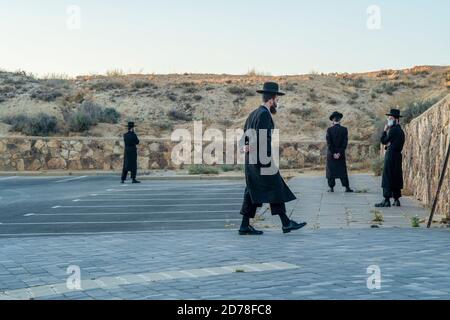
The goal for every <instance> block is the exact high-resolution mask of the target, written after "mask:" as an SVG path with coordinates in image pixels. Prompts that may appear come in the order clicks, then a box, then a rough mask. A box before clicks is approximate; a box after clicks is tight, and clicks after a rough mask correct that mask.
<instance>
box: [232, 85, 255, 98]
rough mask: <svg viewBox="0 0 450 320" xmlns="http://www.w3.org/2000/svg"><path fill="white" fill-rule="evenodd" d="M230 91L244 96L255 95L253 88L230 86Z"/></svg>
mask: <svg viewBox="0 0 450 320" xmlns="http://www.w3.org/2000/svg"><path fill="white" fill-rule="evenodd" d="M228 92H229V93H231V94H234V95H237V96H244V97H253V96H255V92H253V91H252V90H250V89H247V88H242V87H238V86H233V87H229V88H228Z"/></svg>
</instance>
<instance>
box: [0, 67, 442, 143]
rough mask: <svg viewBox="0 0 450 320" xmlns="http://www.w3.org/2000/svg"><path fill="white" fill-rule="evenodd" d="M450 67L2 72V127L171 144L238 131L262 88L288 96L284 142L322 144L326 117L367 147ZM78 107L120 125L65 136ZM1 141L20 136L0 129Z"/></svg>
mask: <svg viewBox="0 0 450 320" xmlns="http://www.w3.org/2000/svg"><path fill="white" fill-rule="evenodd" d="M448 70H449V68H448V67H414V68H411V69H407V70H383V71H378V72H370V73H361V74H327V75H324V74H322V75H318V74H312V75H299V76H283V77H269V76H259V75H257V74H249V75H244V76H232V75H203V74H202V75H200V74H185V75H121V74H120V73H118V74H113V75H110V76H81V77H77V78H76V79H36V78H34V77H32V76H29V75H27V74H25V73H20V72H18V73H10V72H0V119H4V118H5V117H8V116H11V115H18V114H26V115H35V114H38V113H40V112H43V113H46V114H50V115H54V116H55V117H57V119H58V122H59V124H60V128H61V131H60V132H58V133H55V135H68V136H80V135H83V136H97V137H119V136H120V135H121V133H122V132H123V131H124V123H126V121H128V120H133V121H136V122H137V123H138V126H139V127H138V132H139V134H140V135H141V136H142V137H149V138H152V137H170V133H171V132H172V130H173V129H174V128H184V127H189V126H191V125H192V121H191V120H202V121H203V122H204V125H205V127H206V126H213V127H217V128H223V129H224V128H241V127H242V125H243V122H244V121H245V118H246V116H247V114H248V113H249V112H250V111H251V110H252V109H254V108H255V107H257V106H258V105H259V104H260V97H259V95H257V94H255V90H256V89H258V88H260V87H261V86H262V83H263V82H264V81H267V80H273V81H278V82H280V83H281V86H282V90H284V91H285V92H286V93H287V95H286V96H285V97H283V98H282V103H281V104H282V107H283V109H282V110H281V112H280V113H279V115H278V116H277V120H276V122H277V125H278V127H279V128H280V129H282V130H281V137H282V139H290V140H295V141H318V140H320V141H322V140H323V139H324V130H325V129H326V127H327V126H328V124H329V123H328V116H329V114H330V113H331V112H332V111H335V110H338V111H340V112H342V113H344V114H345V118H344V125H346V126H348V127H350V139H351V140H355V141H367V140H368V139H370V137H371V135H372V133H373V131H374V128H375V125H376V123H377V121H379V119H380V118H381V119H384V113H385V112H386V110H388V109H390V108H391V107H393V106H396V105H399V106H400V107H401V108H405V107H406V106H407V105H408V104H410V103H411V102H413V101H417V100H423V99H430V98H436V97H442V96H443V95H444V94H445V93H446V92H447V88H446V76H447V73H448ZM84 101H90V102H94V103H95V104H98V105H100V106H103V107H110V108H115V109H116V110H117V111H119V112H120V114H121V121H120V123H118V124H104V123H100V124H98V125H97V126H94V127H92V128H91V129H90V130H88V131H86V132H82V133H79V132H70V131H68V129H67V125H66V123H67V115H68V114H70V112H73V111H74V110H77V109H78V108H80V105H81V104H82V103H83V102H84ZM0 134H3V135H20V133H17V132H12V131H11V127H10V126H9V125H7V124H5V123H1V121H0Z"/></svg>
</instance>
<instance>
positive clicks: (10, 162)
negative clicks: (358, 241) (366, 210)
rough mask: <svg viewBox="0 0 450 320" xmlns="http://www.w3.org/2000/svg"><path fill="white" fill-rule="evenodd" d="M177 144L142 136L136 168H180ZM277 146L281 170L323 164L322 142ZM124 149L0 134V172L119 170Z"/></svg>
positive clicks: (360, 154)
mask: <svg viewBox="0 0 450 320" xmlns="http://www.w3.org/2000/svg"><path fill="white" fill-rule="evenodd" d="M176 144H177V143H176V142H172V141H170V140H165V139H141V144H140V145H139V147H138V150H139V151H138V165H139V168H140V169H141V170H152V169H179V166H176V165H174V164H173V163H172V161H171V155H172V148H173V147H174V146H175V145H176ZM280 146H281V150H280V153H281V160H280V163H281V168H283V169H298V168H305V167H317V166H320V165H324V164H325V160H326V158H325V156H326V144H325V142H287V141H285V142H281V143H280ZM123 148H124V144H123V141H122V140H121V139H116V138H52V137H49V138H43V137H0V171H40V170H121V168H122V161H123ZM369 149H370V146H369V145H368V144H364V143H358V142H352V143H350V144H349V148H348V162H349V164H355V163H357V164H361V163H366V164H367V160H368V159H369ZM224 150H226V149H225V148H224Z"/></svg>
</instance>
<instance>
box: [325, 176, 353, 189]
mask: <svg viewBox="0 0 450 320" xmlns="http://www.w3.org/2000/svg"><path fill="white" fill-rule="evenodd" d="M341 183H342V186H343V187H345V188H349V187H350V181H349V180H348V178H341ZM328 186H329V187H330V188H334V187H335V186H336V179H328Z"/></svg>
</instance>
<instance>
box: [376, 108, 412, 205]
mask: <svg viewBox="0 0 450 320" xmlns="http://www.w3.org/2000/svg"><path fill="white" fill-rule="evenodd" d="M387 116H388V124H387V125H386V126H385V127H384V132H383V135H382V136H381V143H382V144H383V145H385V146H386V154H385V157H384V168H383V182H382V188H383V196H384V201H382V202H381V203H378V204H376V205H375V207H378V208H383V207H390V206H391V198H394V206H396V207H400V206H401V205H400V198H401V196H402V191H401V190H402V189H403V168H402V161H403V156H402V151H403V146H404V144H405V133H404V132H403V129H402V127H401V126H400V118H401V117H402V116H401V115H400V110H398V109H392V110H391V112H390V113H388V114H387Z"/></svg>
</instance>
